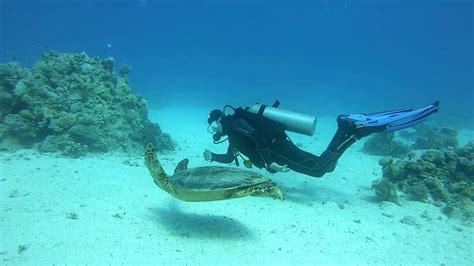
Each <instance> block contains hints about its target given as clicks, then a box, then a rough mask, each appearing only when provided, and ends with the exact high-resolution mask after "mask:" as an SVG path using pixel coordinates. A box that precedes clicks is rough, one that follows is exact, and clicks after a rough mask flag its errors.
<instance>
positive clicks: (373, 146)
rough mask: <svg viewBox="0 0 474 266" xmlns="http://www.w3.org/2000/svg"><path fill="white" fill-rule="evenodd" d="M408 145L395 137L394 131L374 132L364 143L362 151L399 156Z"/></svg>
mask: <svg viewBox="0 0 474 266" xmlns="http://www.w3.org/2000/svg"><path fill="white" fill-rule="evenodd" d="M409 149H410V148H409V146H407V145H405V144H404V143H402V142H400V141H397V140H396V139H395V133H393V132H389V133H381V134H374V135H373V136H371V137H370V138H368V139H367V141H366V142H365V143H364V147H363V148H362V151H363V152H365V153H367V154H371V155H380V156H392V157H401V156H402V155H404V154H405V153H407V152H408V151H409Z"/></svg>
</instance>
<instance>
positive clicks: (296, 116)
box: [245, 100, 317, 136]
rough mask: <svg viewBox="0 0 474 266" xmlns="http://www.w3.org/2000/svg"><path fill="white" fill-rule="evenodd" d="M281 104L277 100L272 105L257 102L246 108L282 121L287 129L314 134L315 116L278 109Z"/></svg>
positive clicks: (276, 120)
mask: <svg viewBox="0 0 474 266" xmlns="http://www.w3.org/2000/svg"><path fill="white" fill-rule="evenodd" d="M279 105H280V102H279V101H278V100H276V101H275V103H274V104H273V105H272V106H268V105H265V104H259V103H256V104H254V105H252V106H250V107H247V108H246V109H245V110H247V111H249V112H251V113H254V114H258V115H261V116H264V117H266V118H268V119H270V120H272V121H274V122H277V123H280V124H281V125H283V126H284V128H285V130H288V131H291V132H295V133H299V134H304V135H308V136H312V135H314V131H315V130H316V122H317V119H316V117H315V116H310V115H306V114H301V113H297V112H293V111H288V110H282V109H278V106H279Z"/></svg>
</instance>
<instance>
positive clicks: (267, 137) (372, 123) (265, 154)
mask: <svg viewBox="0 0 474 266" xmlns="http://www.w3.org/2000/svg"><path fill="white" fill-rule="evenodd" d="M279 104H280V103H279V101H278V100H277V101H276V102H275V103H274V104H273V105H272V106H267V105H264V104H255V105H253V106H251V107H246V108H241V107H239V108H233V107H231V106H229V105H226V106H225V107H224V108H223V110H219V109H215V110H212V111H211V112H210V114H209V117H208V120H207V122H208V125H209V126H208V131H209V133H211V134H213V139H214V143H215V144H218V143H222V142H224V141H226V140H228V141H229V147H228V149H227V153H225V154H216V153H213V152H211V151H210V150H207V149H206V150H205V151H204V153H203V157H204V159H205V160H206V161H209V162H214V161H215V162H219V163H231V162H235V164H236V165H237V166H239V160H238V157H241V158H242V159H243V160H244V165H245V166H246V167H247V168H251V167H252V165H255V166H256V167H258V168H265V169H266V170H267V171H268V172H270V173H276V172H287V171H289V169H291V170H293V171H296V172H299V173H301V174H306V175H309V176H313V177H321V176H323V175H324V174H326V173H329V172H332V171H333V170H334V169H335V167H336V164H337V161H338V159H339V157H341V155H342V154H343V153H344V151H345V150H346V149H347V148H349V147H350V146H351V145H352V144H353V143H354V142H356V141H357V140H359V139H361V138H363V137H365V136H368V135H370V134H373V133H384V132H393V131H397V130H401V129H405V128H408V127H411V126H413V125H416V124H418V123H420V122H422V121H424V120H425V119H427V118H428V117H429V116H430V115H431V114H433V113H436V112H437V111H438V106H439V101H437V102H435V103H433V104H430V105H428V106H425V107H423V108H420V109H416V110H413V109H397V110H391V111H385V112H377V113H371V114H343V115H339V116H338V117H337V125H338V128H337V131H336V133H335V134H334V137H333V138H332V140H331V142H330V143H329V145H328V146H327V148H326V150H325V151H324V152H323V153H322V154H321V155H320V156H316V155H314V154H312V153H309V152H306V151H304V150H302V149H300V148H298V147H297V146H296V145H295V144H294V143H293V142H292V141H291V139H290V138H289V137H288V135H287V134H286V132H285V131H286V130H288V131H292V132H296V133H300V134H306V135H309V136H312V135H313V134H314V131H315V127H316V118H315V117H313V116H309V115H305V114H300V113H296V112H292V111H287V110H282V109H279V108H278V106H279ZM227 108H231V109H232V110H233V111H234V113H233V114H226V113H225V112H226V109H227ZM223 136H227V138H226V139H224V140H221V138H222V137H223ZM243 155H245V156H246V157H247V158H248V159H246V158H244V156H243Z"/></svg>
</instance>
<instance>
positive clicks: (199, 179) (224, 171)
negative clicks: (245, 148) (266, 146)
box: [145, 144, 283, 201]
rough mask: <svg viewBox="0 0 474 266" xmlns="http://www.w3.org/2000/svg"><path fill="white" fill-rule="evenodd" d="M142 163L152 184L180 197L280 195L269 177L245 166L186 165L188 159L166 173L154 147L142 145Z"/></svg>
mask: <svg viewBox="0 0 474 266" xmlns="http://www.w3.org/2000/svg"><path fill="white" fill-rule="evenodd" d="M145 165H146V167H147V168H148V170H149V171H150V174H151V176H152V177H153V180H154V181H155V184H156V185H157V186H158V187H159V188H161V189H163V190H164V191H166V192H168V193H169V194H171V195H172V196H174V197H176V198H178V199H180V200H183V201H213V200H226V199H235V198H240V197H245V196H259V197H271V198H275V199H283V192H282V189H281V188H280V186H279V185H278V184H277V183H275V182H273V181H272V180H271V179H269V178H266V177H264V176H263V175H260V174H258V173H255V172H253V171H249V170H242V169H238V168H232V167H222V166H203V167H194V168H188V167H187V166H188V160H187V159H184V160H182V161H181V162H179V163H178V165H177V166H176V169H175V171H174V174H173V175H172V176H168V175H166V173H165V171H164V170H163V167H162V166H161V164H160V162H159V161H158V158H157V156H156V152H155V148H154V147H153V145H152V144H148V145H147V146H146V149H145Z"/></svg>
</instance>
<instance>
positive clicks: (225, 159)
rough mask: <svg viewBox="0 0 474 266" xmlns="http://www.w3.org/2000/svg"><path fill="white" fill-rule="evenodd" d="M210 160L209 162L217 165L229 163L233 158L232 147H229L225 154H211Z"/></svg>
mask: <svg viewBox="0 0 474 266" xmlns="http://www.w3.org/2000/svg"><path fill="white" fill-rule="evenodd" d="M211 154H212V158H211V162H214V161H215V162H218V163H231V162H233V161H234V159H235V156H234V148H233V147H232V145H229V147H228V148H227V153H225V154H216V153H211Z"/></svg>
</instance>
